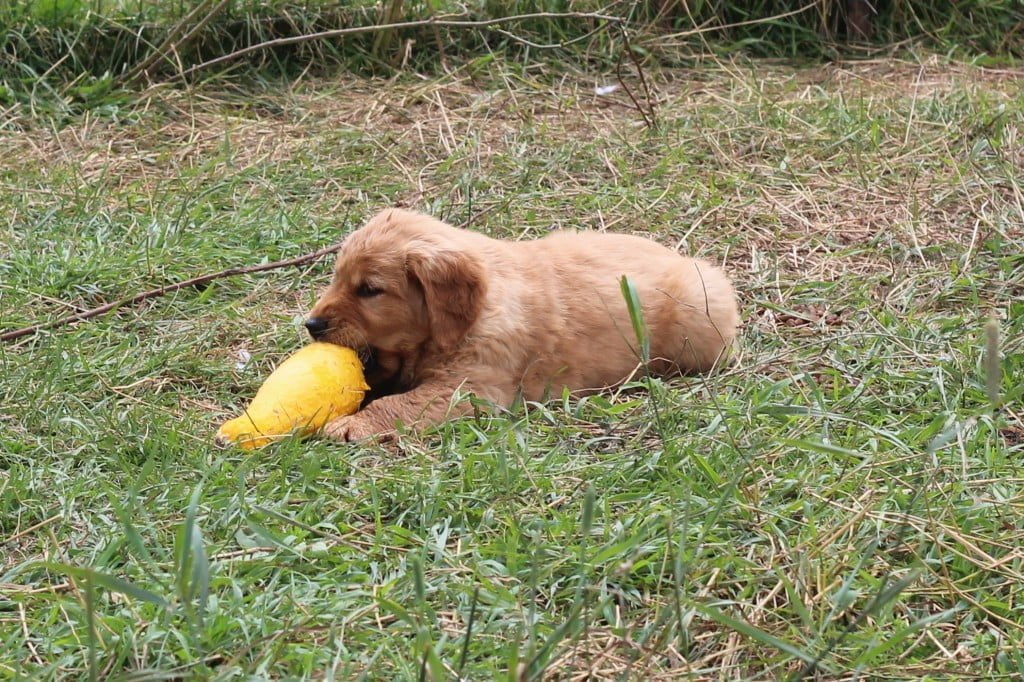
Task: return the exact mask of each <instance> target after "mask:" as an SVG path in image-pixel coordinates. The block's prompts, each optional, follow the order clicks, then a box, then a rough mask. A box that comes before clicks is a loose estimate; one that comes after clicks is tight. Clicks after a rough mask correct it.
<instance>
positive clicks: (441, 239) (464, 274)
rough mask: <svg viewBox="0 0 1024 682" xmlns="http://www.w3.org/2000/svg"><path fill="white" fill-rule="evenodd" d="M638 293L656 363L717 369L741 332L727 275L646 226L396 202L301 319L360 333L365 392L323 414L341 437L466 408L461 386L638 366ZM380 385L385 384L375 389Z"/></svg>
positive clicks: (332, 433)
mask: <svg viewBox="0 0 1024 682" xmlns="http://www.w3.org/2000/svg"><path fill="white" fill-rule="evenodd" d="M624 275H625V276H628V277H629V278H630V279H631V280H632V281H633V283H634V285H635V287H636V290H637V292H638V294H639V299H640V304H641V308H642V310H643V318H644V321H645V323H646V326H647V329H648V334H649V344H650V362H649V363H648V365H647V368H646V369H647V370H649V371H651V372H653V373H655V374H658V375H672V374H678V373H692V372H703V371H707V370H710V369H711V368H712V367H714V366H715V364H716V363H718V362H719V361H720V360H721V359H722V358H723V356H724V355H725V354H726V352H727V350H728V348H729V346H730V345H731V344H732V342H733V339H734V338H735V336H736V326H737V323H738V321H739V313H738V311H737V306H736V297H735V294H734V292H733V288H732V285H731V284H730V283H729V280H728V278H727V277H726V276H725V274H724V273H723V272H722V271H721V270H720V269H719V268H717V267H715V266H713V265H711V264H709V263H706V262H704V261H700V260H693V259H690V258H684V257H682V256H679V255H677V254H676V253H674V252H672V251H670V250H669V249H667V248H665V247H663V246H661V245H659V244H657V243H655V242H653V241H650V240H647V239H643V238H641V237H633V236H628V235H621V234H606V233H597V232H555V233H552V234H551V235H548V236H546V237H544V238H542V239H538V240H534V241H523V242H506V241H499V240H496V239H491V238H489V237H486V236H484V235H482V234H478V233H475V232H469V231H467V230H460V229H457V228H455V227H451V226H449V225H446V224H444V223H442V222H440V221H438V220H435V219H433V218H431V217H429V216H426V215H422V214H418V213H412V212H409V211H403V210H398V209H395V210H386V211H384V212H382V213H380V214H378V215H377V216H375V217H374V218H372V219H371V220H370V221H369V222H368V223H367V224H366V225H365V226H364V227H362V228H360V229H359V230H356V231H355V232H353V233H352V234H350V235H349V236H348V238H347V239H346V240H345V241H344V243H343V245H342V248H341V251H339V253H338V258H337V263H336V265H335V271H334V278H333V280H332V281H331V283H330V285H329V286H328V287H327V290H326V292H325V293H324V294H323V295H322V296H321V297H320V299H319V301H317V303H316V305H315V306H314V307H313V310H312V311H311V312H310V315H309V318H308V319H307V320H306V328H307V329H308V330H309V333H310V334H311V335H312V337H313V338H314V339H316V340H318V341H326V342H329V343H336V344H340V345H344V346H349V347H351V348H355V349H357V350H358V351H359V352H360V354H361V356H362V358H363V360H364V362H365V363H366V368H367V382H368V383H369V384H370V386H371V387H372V391H371V398H373V399H371V400H370V401H369V402H368V404H366V406H365V407H364V408H363V409H362V410H360V411H359V412H357V413H356V414H354V415H351V416H348V417H342V418H340V419H336V420H334V421H332V422H331V423H329V424H328V425H327V427H326V429H325V433H326V434H327V435H328V436H329V437H331V438H334V439H337V440H343V441H352V440H359V439H363V438H366V437H369V436H385V435H388V434H390V433H392V432H393V431H394V429H395V428H396V425H398V424H399V423H401V424H404V425H406V426H410V427H423V426H428V425H431V424H436V423H438V422H440V421H442V420H444V419H445V418H448V417H450V416H455V415H460V414H465V413H467V412H468V411H469V409H470V408H469V406H468V405H467V403H466V401H453V398H454V397H455V396H456V395H457V394H461V393H472V394H475V395H476V396H478V397H480V398H484V399H486V400H489V401H491V402H493V403H496V404H498V405H508V404H509V403H511V402H512V401H513V400H514V398H515V397H516V396H517V394H519V393H520V392H521V394H522V396H523V397H524V398H526V399H527V400H540V399H543V398H544V397H545V396H546V395H548V393H549V392H553V393H554V394H556V395H557V394H558V393H559V392H561V390H562V389H563V388H565V387H567V388H568V389H569V390H570V391H571V392H573V393H576V394H584V393H587V392H593V391H599V390H601V389H603V388H607V387H609V386H614V385H615V384H618V383H621V382H622V381H624V380H626V379H627V378H629V377H630V376H631V375H632V374H634V372H636V370H637V369H638V368H639V367H640V366H641V364H642V362H641V353H640V351H639V348H638V343H637V339H636V335H635V333H634V331H633V326H632V323H631V322H630V317H629V311H628V308H627V306H626V302H625V299H624V297H623V295H622V291H621V284H620V279H621V277H622V276H624ZM376 396H380V397H376Z"/></svg>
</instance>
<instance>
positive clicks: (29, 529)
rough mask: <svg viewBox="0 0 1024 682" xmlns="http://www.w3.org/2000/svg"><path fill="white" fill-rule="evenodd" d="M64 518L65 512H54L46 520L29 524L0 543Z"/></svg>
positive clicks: (13, 539) (15, 538) (4, 543)
mask: <svg viewBox="0 0 1024 682" xmlns="http://www.w3.org/2000/svg"><path fill="white" fill-rule="evenodd" d="M62 518H64V515H63V514H54V515H53V516H51V517H50V518H48V519H44V520H42V521H40V522H39V523H37V524H34V525H32V526H29V527H28V528H26V529H25V530H23V531H19V532H17V533H15V534H14V535H12V536H11V537H9V538H7V539H6V540H2V541H0V545H6V544H7V543H8V542H14V541H15V540H17V539H18V538H21V537H25V536H26V535H28V534H29V533H31V532H32V531H35V530H39V529H40V528H42V527H43V526H45V525H47V524H50V523H53V522H54V521H57V520H59V519H62Z"/></svg>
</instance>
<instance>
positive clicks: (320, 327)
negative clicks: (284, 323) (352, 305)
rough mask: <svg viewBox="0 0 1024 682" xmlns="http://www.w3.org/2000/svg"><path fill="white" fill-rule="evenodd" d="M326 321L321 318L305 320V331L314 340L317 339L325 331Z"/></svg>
mask: <svg viewBox="0 0 1024 682" xmlns="http://www.w3.org/2000/svg"><path fill="white" fill-rule="evenodd" d="M327 326H328V325H327V320H325V319H324V318H322V317H311V318H309V319H308V320H306V330H307V331H308V332H309V335H310V336H312V337H313V338H314V339H319V338H320V337H321V336H323V335H324V332H326V331H327Z"/></svg>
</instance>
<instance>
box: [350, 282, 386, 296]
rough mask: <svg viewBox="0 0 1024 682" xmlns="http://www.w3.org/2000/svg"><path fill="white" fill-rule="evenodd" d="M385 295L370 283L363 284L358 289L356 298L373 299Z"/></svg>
mask: <svg viewBox="0 0 1024 682" xmlns="http://www.w3.org/2000/svg"><path fill="white" fill-rule="evenodd" d="M383 293H384V290H383V289H378V288H377V287H375V286H373V285H372V284H370V283H368V282H363V283H362V284H360V285H359V287H358V288H357V289H356V296H358V297H359V298H373V297H374V296H380V295H381V294H383Z"/></svg>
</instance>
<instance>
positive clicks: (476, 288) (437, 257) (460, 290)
mask: <svg viewBox="0 0 1024 682" xmlns="http://www.w3.org/2000/svg"><path fill="white" fill-rule="evenodd" d="M405 267H406V270H407V271H408V273H409V276H410V277H412V278H413V279H415V280H416V281H417V282H419V285H420V287H421V288H422V289H423V295H424V298H425V299H426V305H427V317H428V318H429V320H430V331H431V333H432V334H433V337H434V341H435V342H437V344H438V345H439V346H440V347H441V349H442V350H451V349H452V348H454V347H455V346H456V345H457V344H458V343H459V341H461V340H462V339H463V337H465V335H466V333H467V332H468V331H469V328H470V327H471V326H472V325H473V323H474V322H475V321H476V319H477V317H479V315H480V312H481V310H482V309H483V304H484V294H485V293H486V290H487V284H486V281H485V279H484V271H483V268H482V267H481V266H480V264H479V263H478V262H477V261H476V260H475V259H473V258H472V257H471V256H470V255H469V254H468V253H466V252H464V251H459V250H457V249H453V248H448V247H444V246H439V245H436V244H431V243H429V242H425V241H415V242H413V243H412V244H410V245H409V251H408V253H407V255H406V265H405Z"/></svg>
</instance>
